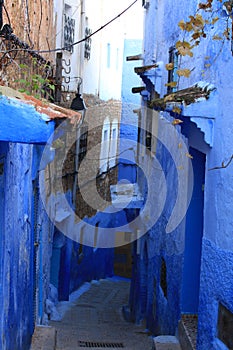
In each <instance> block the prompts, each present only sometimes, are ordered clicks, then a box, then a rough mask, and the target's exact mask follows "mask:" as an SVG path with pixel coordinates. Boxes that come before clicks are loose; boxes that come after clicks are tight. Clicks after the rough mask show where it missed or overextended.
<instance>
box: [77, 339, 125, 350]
mask: <svg viewBox="0 0 233 350" xmlns="http://www.w3.org/2000/svg"><path fill="white" fill-rule="evenodd" d="M78 346H79V347H80V348H112V349H119V348H124V345H123V343H101V342H91V341H83V340H79V342H78Z"/></svg>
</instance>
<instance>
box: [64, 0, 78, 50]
mask: <svg viewBox="0 0 233 350" xmlns="http://www.w3.org/2000/svg"><path fill="white" fill-rule="evenodd" d="M71 16H72V8H71V6H69V5H67V4H65V9H64V48H65V49H66V50H67V51H69V52H70V53H72V52H73V46H72V44H73V43H74V35H75V20H74V19H73V18H71Z"/></svg>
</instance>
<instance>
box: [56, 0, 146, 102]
mask: <svg viewBox="0 0 233 350" xmlns="http://www.w3.org/2000/svg"><path fill="white" fill-rule="evenodd" d="M132 3H133V0H127V1H126V0H118V1H111V2H110V1H107V0H96V1H93V0H82V1H81V0H76V1H75V0H63V1H59V0H54V7H55V21H56V28H57V33H56V47H57V48H63V47H64V46H67V49H68V50H66V51H63V54H62V58H63V67H64V68H65V69H63V74H62V75H63V76H64V78H63V85H64V88H65V89H66V90H68V89H69V91H75V90H76V89H77V82H78V80H77V77H81V78H82V86H81V92H85V93H87V94H94V95H98V96H99V98H101V99H103V100H109V99H118V100H119V99H120V98H121V85H122V65H123V50H124V40H125V39H142V36H143V12H144V11H143V7H142V3H141V1H139V0H138V1H137V2H136V3H135V4H134V5H133V6H132V7H131V8H130V9H129V10H128V11H126V12H125V13H123V14H122V15H121V16H119V17H118V18H117V19H115V20H114V21H113V22H111V23H110V24H109V25H107V26H106V27H104V28H103V29H101V30H99V31H98V33H96V34H94V35H93V36H92V37H91V38H90V40H87V41H84V42H82V43H79V44H77V45H74V46H72V43H76V42H77V41H79V40H81V39H83V38H85V35H88V34H90V33H93V32H95V31H97V30H98V29H100V28H101V27H103V26H105V24H106V23H108V22H110V21H111V20H112V19H113V18H114V17H117V16H118V15H119V14H120V13H121V12H123V11H124V10H125V9H126V8H127V7H128V6H129V5H131V4H132ZM69 44H71V47H69ZM69 49H70V51H69Z"/></svg>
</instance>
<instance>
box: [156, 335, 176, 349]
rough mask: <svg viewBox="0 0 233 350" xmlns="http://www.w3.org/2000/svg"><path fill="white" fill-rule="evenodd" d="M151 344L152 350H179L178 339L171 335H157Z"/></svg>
mask: <svg viewBox="0 0 233 350" xmlns="http://www.w3.org/2000/svg"><path fill="white" fill-rule="evenodd" d="M153 342H154V343H153V350H181V347H180V343H179V341H178V339H177V338H176V337H175V336H172V335H159V336H157V337H155V338H153Z"/></svg>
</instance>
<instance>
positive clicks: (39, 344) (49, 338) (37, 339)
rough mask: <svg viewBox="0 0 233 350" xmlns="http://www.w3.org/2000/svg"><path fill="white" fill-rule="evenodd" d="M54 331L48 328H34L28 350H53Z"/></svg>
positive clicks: (54, 343) (52, 328)
mask: <svg viewBox="0 0 233 350" xmlns="http://www.w3.org/2000/svg"><path fill="white" fill-rule="evenodd" d="M55 347H56V329H55V328H54V327H49V326H36V327H35V330H34V333H33V336H32V343H31V348H30V350H55Z"/></svg>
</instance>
